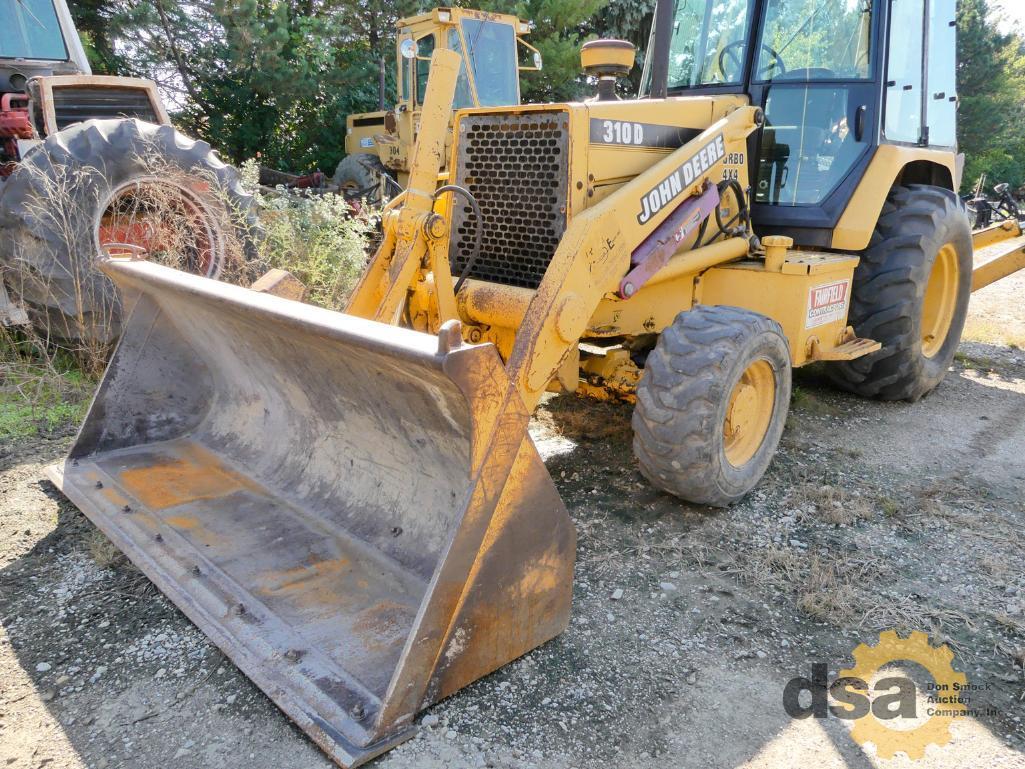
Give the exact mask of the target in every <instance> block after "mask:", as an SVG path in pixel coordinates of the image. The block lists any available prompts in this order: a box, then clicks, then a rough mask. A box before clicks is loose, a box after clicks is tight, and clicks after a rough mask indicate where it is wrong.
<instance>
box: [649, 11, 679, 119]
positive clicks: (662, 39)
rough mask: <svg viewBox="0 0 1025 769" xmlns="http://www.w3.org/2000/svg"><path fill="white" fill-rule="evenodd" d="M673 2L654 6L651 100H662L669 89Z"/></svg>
mask: <svg viewBox="0 0 1025 769" xmlns="http://www.w3.org/2000/svg"><path fill="white" fill-rule="evenodd" d="M675 6H676V3H675V2H673V0H658V3H657V4H656V5H655V19H654V22H653V23H654V25H655V45H654V47H653V50H652V51H651V53H650V54H649V55H650V56H651V90H650V91H649V96H650V97H651V98H652V99H664V98H666V94H667V92H668V88H669V46H670V44H671V43H672V40H673V9H674V8H675Z"/></svg>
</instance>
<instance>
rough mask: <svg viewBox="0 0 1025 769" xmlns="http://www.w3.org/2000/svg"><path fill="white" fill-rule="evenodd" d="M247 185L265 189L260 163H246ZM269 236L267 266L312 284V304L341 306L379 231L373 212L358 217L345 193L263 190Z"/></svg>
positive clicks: (263, 262) (263, 263)
mask: <svg viewBox="0 0 1025 769" xmlns="http://www.w3.org/2000/svg"><path fill="white" fill-rule="evenodd" d="M242 178H243V183H244V184H246V185H248V186H249V188H250V189H253V190H259V188H258V186H257V184H256V180H257V179H258V178H259V168H258V166H257V165H256V163H255V161H247V162H246V163H245V164H243V166H242ZM257 199H258V202H259V204H260V209H261V211H260V221H261V224H262V227H263V233H264V237H263V239H262V241H261V243H260V246H259V252H260V258H259V264H260V268H261V270H265V269H270V268H274V267H276V268H278V269H282V270H287V271H288V272H290V273H291V274H292V275H293V276H295V277H296V278H297V279H299V280H300V281H301V282H302V283H303V285H305V286H306V289H307V296H306V299H307V301H308V302H310V303H311V304H316V305H319V306H321V307H327V308H329V309H332V310H340V309H343V308H344V307H345V304H346V301H347V300H348V298H349V295H350V294H351V293H352V289H353V288H354V287H355V285H356V281H357V280H359V277H360V275H361V274H362V273H363V269H364V267H365V266H366V263H367V248H368V243H369V240H370V238H371V234H372V232H373V229H374V221H373V218H372V217H371V216H370V215H368V214H361V215H354V214H353V211H352V208H351V206H350V205H349V204H348V202H346V200H345V198H344V197H342V196H341V195H316V194H309V195H307V194H301V193H292V192H287V191H285V190H283V189H280V190H277V191H276V192H273V193H270V192H266V191H263V192H257Z"/></svg>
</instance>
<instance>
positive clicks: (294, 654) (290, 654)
mask: <svg viewBox="0 0 1025 769" xmlns="http://www.w3.org/2000/svg"><path fill="white" fill-rule="evenodd" d="M302 656H303V653H302V652H301V651H299V650H298V649H289V650H288V651H287V652H285V659H286V660H288V661H289V662H298V661H299V659H300V658H301V657H302Z"/></svg>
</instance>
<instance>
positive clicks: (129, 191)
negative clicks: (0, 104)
mask: <svg viewBox="0 0 1025 769" xmlns="http://www.w3.org/2000/svg"><path fill="white" fill-rule="evenodd" d="M134 162H135V163H136V164H137V165H139V166H140V167H142V166H144V167H145V168H146V169H147V174H148V175H147V176H146V177H145V178H143V177H140V181H138V182H133V183H132V184H130V185H129V186H126V187H123V188H122V189H120V190H117V191H114V190H112V189H111V187H110V184H109V183H108V182H107V180H106V179H101V178H99V174H100V173H101V171H100V170H98V169H96V168H92V167H88V166H85V167H76V166H66V165H56V164H55V165H47V166H42V165H32V164H26V165H24V166H22V167H21V168H20V169H19V172H18V173H19V174H20V175H22V177H25V176H26V175H27V176H28V179H29V181H30V182H31V184H32V186H33V189H34V190H35V194H34V196H33V197H30V198H29V199H28V200H27V201H26V205H25V212H26V215H27V217H29V218H31V219H32V220H34V221H36V222H40V223H41V224H42V225H43V226H45V227H46V228H47V230H49V231H50V232H51V233H54V234H55V238H56V239H55V240H53V241H52V242H50V243H49V244H47V243H46V242H44V241H41V240H39V239H37V238H35V237H32V236H29V235H27V234H25V233H24V232H23V233H22V234H21V235H19V236H17V237H16V238H15V240H14V242H13V243H12V245H11V248H12V251H13V253H11V254H9V255H8V257H7V259H6V260H5V269H4V275H3V279H4V282H5V283H6V284H7V286H8V288H9V289H10V293H11V294H12V298H14V299H16V300H20V301H21V303H22V304H24V305H25V306H26V307H27V309H28V310H29V312H30V316H31V319H32V323H33V325H32V329H31V331H30V332H27V335H28V336H29V337H30V340H29V341H31V342H32V343H33V344H35V345H36V346H37V347H40V348H46V349H50V348H60V349H61V350H63V351H64V352H66V353H68V354H70V355H71V356H72V357H73V358H74V359H75V360H76V363H77V365H78V367H79V368H80V369H81V370H82V371H83V372H85V373H86V374H88V375H97V374H98V373H100V372H101V371H102V369H103V367H104V365H105V363H106V359H107V356H108V355H109V352H110V348H111V345H112V343H113V342H114V341H115V340H116V337H117V334H118V331H119V318H120V315H121V311H122V308H121V303H120V300H119V298H118V293H117V291H116V290H114V288H113V286H112V285H111V282H110V280H109V279H108V278H107V277H106V276H104V275H103V274H102V273H101V272H100V271H99V269H98V263H99V261H100V260H101V259H102V258H104V257H105V256H106V255H111V256H119V257H128V256H133V255H134V256H143V257H145V258H147V259H149V260H151V261H156V262H159V263H161V264H165V265H167V266H170V267H174V268H177V269H182V270H187V271H190V272H196V273H199V274H206V275H210V276H217V277H218V278H219V279H221V280H227V281H231V282H235V283H245V282H247V281H249V280H251V279H252V278H253V277H255V276H254V275H253V274H252V273H251V272H250V271H249V268H248V265H247V255H251V245H250V244H249V241H248V238H249V236H250V231H249V225H248V223H247V222H246V220H245V216H246V212H244V211H239V210H237V208H236V207H235V204H234V203H233V200H234V198H232V196H231V194H230V191H229V190H227V189H224V188H222V187H221V186H220V182H219V181H218V179H217V178H216V176H215V175H214V174H213V172H212V171H210V172H189V173H186V172H185V171H183V170H182V169H181V168H180V167H178V166H177V165H175V164H173V163H171V162H169V161H168V160H167V159H166V158H165V157H164V156H163V154H162V153H161V152H160V150H159V149H158V148H157V147H156V146H155V145H152V144H144V145H143V146H142V148H141V149H140V150H139V154H138V156H137V157H136V158H135V159H134ZM12 232H13V231H12ZM126 242H127V243H131V244H135V246H136V248H134V249H133V248H129V247H126V246H125V245H122V244H123V243H126ZM140 249H141V250H140ZM57 303H59V304H60V306H61V311H59V312H57V311H53V310H50V311H47V310H45V307H46V305H47V304H49V305H51V306H56V305H57Z"/></svg>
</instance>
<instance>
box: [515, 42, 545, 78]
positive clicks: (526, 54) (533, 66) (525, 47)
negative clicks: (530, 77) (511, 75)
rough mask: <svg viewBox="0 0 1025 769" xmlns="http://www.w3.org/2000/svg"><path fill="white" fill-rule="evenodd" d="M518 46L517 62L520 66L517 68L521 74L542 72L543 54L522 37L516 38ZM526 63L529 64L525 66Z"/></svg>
mask: <svg viewBox="0 0 1025 769" xmlns="http://www.w3.org/2000/svg"><path fill="white" fill-rule="evenodd" d="M516 46H517V49H518V51H519V55H518V57H517V60H518V61H519V62H520V64H518V65H517V66H518V67H519V70H520V72H540V71H541V66H542V64H543V63H544V62H542V60H541V52H540V51H539V50H537V48H535V47H534V46H532V45H531V44H530V43H528V42H527V41H526V40H524V39H523V38H522V37H517V38H516ZM524 61H526V62H528V63H527V64H524V63H523V62H524Z"/></svg>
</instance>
